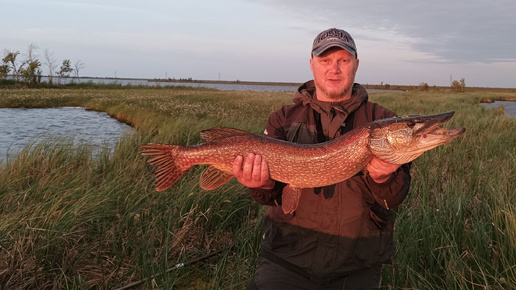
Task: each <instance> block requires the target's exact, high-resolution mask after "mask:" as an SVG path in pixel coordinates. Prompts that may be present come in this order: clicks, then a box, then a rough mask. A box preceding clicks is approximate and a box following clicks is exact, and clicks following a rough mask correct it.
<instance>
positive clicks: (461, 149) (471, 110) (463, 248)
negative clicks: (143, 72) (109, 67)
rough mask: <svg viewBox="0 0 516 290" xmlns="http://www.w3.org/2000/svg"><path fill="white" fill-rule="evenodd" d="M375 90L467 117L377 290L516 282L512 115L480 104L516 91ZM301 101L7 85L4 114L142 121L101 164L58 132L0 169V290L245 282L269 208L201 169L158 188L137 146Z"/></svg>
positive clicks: (422, 166)
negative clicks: (52, 112)
mask: <svg viewBox="0 0 516 290" xmlns="http://www.w3.org/2000/svg"><path fill="white" fill-rule="evenodd" d="M369 95H370V100H371V101H373V102H378V103H380V104H382V105H383V106H385V107H387V108H389V109H391V110H393V111H395V112H396V113H398V114H399V115H404V114H432V113H439V112H444V111H449V110H455V111H456V114H455V116H454V117H453V118H452V120H450V121H449V122H448V123H447V124H446V126H449V127H450V128H456V127H466V133H465V134H464V136H463V137H461V138H459V139H457V140H455V141H453V142H452V143H450V144H447V145H444V146H441V147H439V148H436V149H433V150H431V151H429V152H426V153H425V154H423V155H422V156H421V157H419V158H418V159H416V160H415V161H414V162H413V166H412V171H411V172H412V186H411V189H410V192H409V195H408V197H407V199H406V200H405V201H404V203H403V204H402V205H401V206H400V207H398V208H396V209H395V212H396V215H397V221H396V225H395V243H396V246H397V250H396V252H395V255H394V258H393V263H392V265H386V266H385V267H384V268H383V272H382V287H383V288H386V289H476V288H487V289H516V190H515V186H514V185H515V184H516V174H515V173H516V172H515V171H516V166H515V164H516V130H514V129H515V128H516V118H511V117H508V116H506V115H505V114H504V113H503V110H500V109H489V110H488V109H485V108H484V107H483V106H482V105H480V104H479V103H480V101H481V100H484V99H496V100H498V99H505V100H507V99H510V100H513V99H516V91H515V90H514V89H507V90H503V91H501V90H498V89H492V90H490V89H481V90H480V89H479V90H473V89H471V88H468V89H467V90H466V91H465V92H453V91H451V90H450V89H449V88H448V89H442V90H432V89H429V90H427V91H418V90H409V91H404V92H391V91H381V92H370V94H369ZM292 98H293V92H255V91H219V90H214V89H202V88H193V87H186V86H161V87H155V86H150V87H149V86H147V87H143V86H142V87H140V86H119V85H94V84H82V83H81V84H74V85H61V86H59V87H35V88H27V87H20V86H18V87H15V86H14V85H12V84H9V85H7V86H0V107H2V108H21V107H23V108H45V107H61V106H79V107H84V108H86V109H88V110H96V111H102V112H107V113H108V114H109V115H110V116H112V117H114V118H117V119H118V120H120V121H123V122H126V123H128V124H131V125H132V126H133V127H134V128H135V129H136V130H135V131H136V133H134V134H132V135H127V136H124V137H123V138H122V139H121V140H120V142H119V143H118V144H117V145H116V147H115V149H114V151H113V152H112V153H109V150H107V148H106V150H105V151H103V152H104V153H103V154H100V155H98V157H96V158H92V157H91V150H92V149H91V148H90V147H89V146H88V145H87V144H70V143H69V142H67V141H66V140H49V141H45V142H40V143H38V144H37V145H30V144H29V145H27V147H26V148H25V149H24V150H23V151H22V152H21V153H20V154H19V155H18V156H17V157H15V158H9V159H7V160H5V162H3V163H0V198H1V199H2V203H1V204H0V288H1V289H62V288H66V289H89V288H101V289H117V288H120V287H124V286H126V285H129V286H131V285H134V286H131V287H133V288H131V289H150V288H166V289H172V288H180V289H245V286H246V284H247V282H248V280H249V278H250V276H251V275H252V273H253V272H254V269H255V266H256V262H257V257H258V251H259V248H260V243H261V225H262V222H263V217H264V215H265V210H266V207H262V206H259V205H258V204H256V203H255V202H254V201H253V200H252V199H251V197H250V196H249V195H248V194H247V191H246V189H245V188H244V187H243V186H241V185H240V184H238V183H237V182H236V181H231V182H230V183H228V184H226V185H224V186H223V187H221V188H219V189H216V190H213V191H204V190H202V189H200V188H199V185H198V183H199V177H200V175H201V174H202V172H203V170H204V169H205V168H206V167H203V166H197V167H194V168H192V169H191V170H190V171H188V172H187V173H186V174H185V175H184V176H183V177H182V178H181V179H180V180H179V181H178V182H177V183H176V184H175V185H174V186H173V187H172V188H171V189H168V190H166V191H164V192H156V191H155V189H154V186H155V184H154V168H153V167H152V166H150V165H148V164H147V159H146V158H144V157H142V156H141V155H140V150H139V149H138V146H139V145H142V144H145V143H149V142H153V143H174V144H182V145H193V144H198V143H200V142H201V138H200V136H199V131H200V130H203V129H207V128H210V127H214V126H225V127H234V128H239V129H242V130H246V131H250V132H253V133H256V134H261V133H262V131H263V128H264V126H265V124H266V121H267V117H268V116H269V114H270V113H271V112H273V111H275V110H277V109H278V108H280V107H281V106H282V105H284V104H289V103H291V102H292ZM140 282H141V283H140ZM126 289H128V288H126Z"/></svg>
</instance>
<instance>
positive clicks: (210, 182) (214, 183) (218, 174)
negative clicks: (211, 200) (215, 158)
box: [201, 166, 233, 190]
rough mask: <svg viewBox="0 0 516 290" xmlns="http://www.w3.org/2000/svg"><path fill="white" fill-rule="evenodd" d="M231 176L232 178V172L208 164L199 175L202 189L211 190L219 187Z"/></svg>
mask: <svg viewBox="0 0 516 290" xmlns="http://www.w3.org/2000/svg"><path fill="white" fill-rule="evenodd" d="M231 178H233V175H232V174H229V173H226V172H224V171H222V170H220V169H217V168H215V167H214V166H210V167H208V169H207V170H206V172H204V174H203V175H202V177H201V188H202V189H204V190H213V189H216V188H219V187H220V186H222V185H223V184H224V183H226V182H228V181H229V180H230V179H231Z"/></svg>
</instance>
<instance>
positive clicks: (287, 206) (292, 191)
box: [281, 185, 302, 214]
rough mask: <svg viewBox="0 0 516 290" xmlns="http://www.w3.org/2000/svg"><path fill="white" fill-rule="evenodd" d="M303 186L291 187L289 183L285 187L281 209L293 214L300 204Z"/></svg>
mask: <svg viewBox="0 0 516 290" xmlns="http://www.w3.org/2000/svg"><path fill="white" fill-rule="evenodd" d="M301 190H302V189H301V188H297V187H291V186H290V185H287V186H285V187H284V188H283V196H282V197H281V209H282V210H283V213H285V214H291V213H293V212H294V211H295V210H296V209H297V206H298V205H299V198H300V197H301Z"/></svg>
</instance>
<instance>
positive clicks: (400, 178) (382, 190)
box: [366, 163, 411, 209]
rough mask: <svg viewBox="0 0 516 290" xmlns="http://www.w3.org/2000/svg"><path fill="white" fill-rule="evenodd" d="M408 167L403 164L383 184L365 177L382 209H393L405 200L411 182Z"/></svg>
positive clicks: (408, 165) (367, 176) (408, 164)
mask: <svg viewBox="0 0 516 290" xmlns="http://www.w3.org/2000/svg"><path fill="white" fill-rule="evenodd" d="M410 165H411V164H410V163H407V164H403V165H402V166H401V167H400V168H398V170H397V171H396V172H394V173H393V174H392V175H391V177H390V178H389V179H388V180H387V181H386V182H384V183H376V182H375V181H374V180H373V178H372V177H371V176H369V174H367V175H366V180H367V183H368V184H369V188H370V189H371V192H372V194H373V196H374V199H375V200H376V202H377V203H378V204H380V205H381V206H382V207H385V208H386V209H391V208H395V207H397V206H399V205H400V204H401V203H402V202H403V200H405V197H406V196H407V194H408V191H409V187H410V181H411V176H410Z"/></svg>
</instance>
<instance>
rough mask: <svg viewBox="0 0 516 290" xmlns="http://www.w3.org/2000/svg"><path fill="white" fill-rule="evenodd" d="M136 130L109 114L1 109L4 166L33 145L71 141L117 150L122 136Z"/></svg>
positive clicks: (71, 109) (69, 109)
mask: <svg viewBox="0 0 516 290" xmlns="http://www.w3.org/2000/svg"><path fill="white" fill-rule="evenodd" d="M132 130H133V129H132V127H131V126H129V125H127V124H124V123H121V122H119V121H118V120H116V119H114V118H111V117H109V115H108V114H107V113H103V112H96V111H87V110H85V109H84V108H78V107H61V108H48V109H2V108H0V163H2V162H3V160H5V158H6V157H7V156H9V158H12V157H15V156H16V155H18V153H20V152H21V150H22V149H23V148H25V146H26V145H27V144H29V143H31V142H34V143H38V142H41V141H43V140H47V139H67V140H73V142H74V143H77V144H79V143H81V142H84V143H87V144H90V145H93V146H94V148H96V149H100V148H102V147H103V146H104V145H107V146H108V147H109V148H114V146H115V144H116V143H117V142H118V140H119V139H120V137H121V136H123V135H124V134H128V133H131V132H132Z"/></svg>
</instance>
